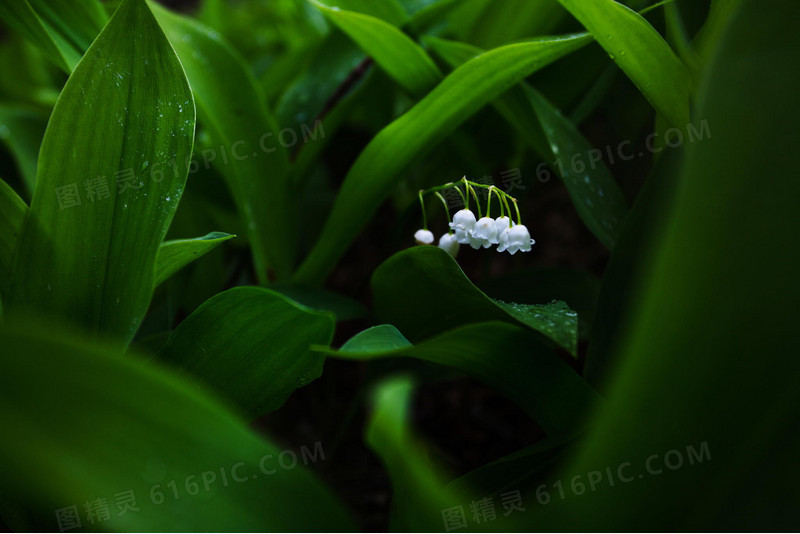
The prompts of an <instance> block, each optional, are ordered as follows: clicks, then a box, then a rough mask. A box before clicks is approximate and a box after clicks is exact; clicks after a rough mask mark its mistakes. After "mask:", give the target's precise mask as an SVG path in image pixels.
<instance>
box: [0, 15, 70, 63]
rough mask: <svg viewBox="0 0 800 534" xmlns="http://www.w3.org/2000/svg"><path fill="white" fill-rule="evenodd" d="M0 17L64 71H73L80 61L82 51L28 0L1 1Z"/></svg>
mask: <svg viewBox="0 0 800 534" xmlns="http://www.w3.org/2000/svg"><path fill="white" fill-rule="evenodd" d="M0 18H2V19H3V20H4V21H5V22H6V23H7V24H8V25H9V26H11V27H12V28H14V29H15V30H17V31H18V32H20V33H21V34H22V35H24V36H25V37H27V38H28V39H30V41H31V42H32V43H34V44H35V45H36V46H37V47H38V48H39V49H40V50H41V51H42V53H43V54H44V55H45V57H47V58H48V59H49V60H50V61H52V62H53V64H54V65H56V66H57V67H59V68H60V69H61V70H63V71H64V72H67V73H69V72H72V70H73V69H74V68H75V65H77V63H78V61H80V59H81V55H82V54H81V51H80V50H78V49H76V48H75V47H74V46H73V45H72V44H71V43H69V42H68V41H67V39H65V38H64V37H63V36H62V35H60V34H59V33H58V31H57V30H56V29H54V28H52V27H50V26H49V25H48V24H47V23H45V21H43V20H42V19H41V17H39V15H38V14H37V13H36V11H34V9H33V7H31V4H30V2H29V1H28V0H2V1H0Z"/></svg>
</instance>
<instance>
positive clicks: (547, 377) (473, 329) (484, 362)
mask: <svg viewBox="0 0 800 534" xmlns="http://www.w3.org/2000/svg"><path fill="white" fill-rule="evenodd" d="M391 328H393V327H389V326H382V327H379V328H378V329H372V330H367V331H366V332H362V333H361V334H359V335H358V336H356V337H354V338H353V339H351V340H350V341H348V342H347V343H346V344H345V345H344V346H343V347H342V348H341V349H340V350H338V351H333V350H327V351H326V352H327V354H328V355H329V356H332V357H336V358H344V359H349V360H368V361H369V360H376V359H384V358H416V359H419V360H423V361H427V362H430V363H435V364H437V365H442V366H444V367H448V368H451V369H456V370H458V371H461V372H462V373H464V374H467V375H469V376H471V377H472V378H474V379H475V380H479V381H481V382H484V383H485V384H487V385H489V386H490V387H492V388H494V389H496V390H497V391H498V392H500V393H502V394H503V395H505V396H506V397H508V398H509V399H511V400H512V401H514V402H515V403H517V404H518V405H519V406H520V408H522V409H523V410H525V411H526V412H527V413H528V414H529V415H530V416H531V418H533V419H534V420H535V421H536V422H537V423H538V424H539V426H541V427H542V428H543V429H544V430H545V432H547V433H548V434H549V435H553V436H567V435H572V434H573V433H574V432H576V431H578V430H579V429H580V428H581V426H582V425H583V423H584V419H585V417H586V416H587V415H588V413H589V412H590V411H591V410H592V409H593V407H594V405H595V403H596V402H597V401H598V399H599V397H598V396H597V394H596V393H595V392H594V390H593V389H592V388H591V387H589V385H588V384H586V382H584V381H583V379H582V378H581V377H580V376H579V375H578V374H577V373H575V371H573V370H572V369H570V367H569V366H568V365H567V364H566V363H564V362H563V361H562V360H561V359H560V358H559V357H558V356H557V355H556V354H555V353H554V352H553V350H552V349H550V348H548V347H547V346H546V345H545V344H544V343H543V342H542V341H541V340H540V338H538V337H537V336H536V335H534V334H532V333H531V332H529V331H526V330H525V329H523V328H520V327H518V326H514V325H510V324H507V323H500V322H485V323H484V322H481V323H474V324H470V325H467V326H462V327H459V328H455V329H453V330H448V331H447V332H445V333H443V334H441V335H438V336H436V337H432V338H430V339H427V340H425V341H422V342H420V343H418V344H416V345H413V346H411V345H403V336H402V334H399V332H396V331H392V330H391Z"/></svg>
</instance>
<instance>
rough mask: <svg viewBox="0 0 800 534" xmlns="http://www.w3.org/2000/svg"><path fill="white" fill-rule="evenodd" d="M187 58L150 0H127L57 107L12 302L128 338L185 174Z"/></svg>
mask: <svg viewBox="0 0 800 534" xmlns="http://www.w3.org/2000/svg"><path fill="white" fill-rule="evenodd" d="M194 126H195V112H194V102H193V100H192V94H191V91H190V90H189V85H188V83H187V81H186V77H185V76H184V74H183V68H182V67H181V65H180V63H179V62H178V58H177V57H176V56H175V53H174V52H173V50H172V47H171V46H170V44H169V42H168V41H167V39H166V37H165V36H164V34H163V33H162V31H161V28H159V26H158V23H157V22H156V20H155V19H154V18H153V15H152V13H151V12H150V10H149V9H148V7H147V5H146V4H145V3H144V1H143V0H124V1H123V2H122V4H121V5H120V7H119V8H118V9H117V11H116V13H115V14H114V16H113V17H112V19H111V21H109V23H108V25H107V26H106V27H105V29H104V30H103V32H102V33H101V34H100V36H99V37H98V38H97V40H96V41H95V42H94V44H92V46H91V47H90V48H89V50H88V51H87V52H86V54H85V55H84V57H83V59H82V60H81V62H80V64H79V65H78V67H76V69H75V71H74V72H73V73H72V75H71V76H70V78H69V80H68V81H67V83H66V85H65V86H64V89H63V91H62V92H61V95H60V97H59V99H58V102H57V104H56V106H55V108H54V110H53V113H52V115H51V117H50V122H49V124H48V126H47V131H46V132H45V136H44V140H43V141H42V147H41V150H40V154H39V167H38V178H37V183H36V190H35V191H34V194H33V199H32V201H31V207H30V211H29V215H28V217H27V218H26V220H25V223H24V225H23V227H22V233H21V236H20V241H19V247H18V250H17V254H16V257H15V260H14V268H13V272H12V276H11V284H10V287H11V289H10V291H9V294H8V299H6V304H7V305H8V308H9V309H11V308H12V307H16V308H19V309H23V310H26V311H30V312H34V311H35V312H38V313H42V314H44V315H51V316H56V317H59V318H60V319H62V320H64V321H69V322H71V323H72V324H74V325H76V326H79V327H80V328H81V329H83V330H85V331H88V332H92V333H103V334H108V335H112V336H115V337H118V338H121V339H122V340H124V341H130V339H131V338H132V337H133V334H134V332H135V331H136V329H137V327H138V325H139V323H140V321H141V319H142V317H143V316H144V314H145V312H146V311H147V306H148V304H149V302H150V298H151V294H152V288H153V270H154V264H155V257H156V253H157V251H158V247H159V245H160V244H161V241H162V240H163V238H164V235H165V233H166V231H167V227H168V226H169V223H170V221H171V219H172V216H173V213H174V210H175V208H176V207H177V205H178V201H179V199H180V197H181V193H182V192H183V188H184V184H185V182H186V173H187V167H186V163H187V160H188V159H189V156H190V155H191V151H192V142H193V135H194Z"/></svg>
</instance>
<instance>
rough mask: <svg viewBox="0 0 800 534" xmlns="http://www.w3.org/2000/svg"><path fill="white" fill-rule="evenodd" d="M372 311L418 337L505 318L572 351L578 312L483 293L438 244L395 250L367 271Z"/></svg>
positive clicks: (556, 304) (412, 337)
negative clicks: (376, 266)
mask: <svg viewBox="0 0 800 534" xmlns="http://www.w3.org/2000/svg"><path fill="white" fill-rule="evenodd" d="M372 293H373V302H374V303H375V304H374V306H375V315H376V316H377V317H378V318H379V319H380V320H381V321H384V322H387V323H391V324H393V325H396V326H397V327H398V328H399V329H400V331H401V332H403V333H404V334H405V335H406V336H408V337H409V339H410V340H412V341H419V340H421V339H425V338H427V337H430V336H432V335H434V334H438V333H440V332H443V331H445V330H448V329H451V328H455V327H457V326H460V325H462V324H465V323H473V322H480V321H505V322H510V323H513V324H521V325H524V326H526V327H528V328H530V329H531V330H533V331H535V332H538V333H539V334H541V335H542V336H544V337H545V338H547V339H549V340H551V341H552V342H554V343H556V344H557V345H558V346H560V347H562V348H563V349H564V350H567V351H569V352H570V354H573V355H575V354H576V351H577V348H576V347H577V336H578V317H577V314H576V313H575V312H573V311H572V310H570V309H569V308H568V307H567V305H566V304H564V303H563V302H553V303H550V304H545V305H531V304H515V303H511V304H508V303H505V302H501V301H495V300H492V299H490V298H489V297H487V296H486V295H485V294H484V293H483V292H482V291H481V290H480V289H478V288H477V287H475V285H474V284H473V283H472V282H470V281H469V279H468V278H467V277H466V275H465V274H464V272H463V271H462V270H461V268H460V267H459V266H458V263H456V261H455V260H454V259H453V258H452V257H450V255H449V254H447V253H446V252H444V251H443V250H441V249H439V248H438V247H431V246H428V247H424V246H423V247H413V248H410V249H408V250H404V251H402V252H399V253H397V254H395V255H394V256H392V257H391V258H389V259H388V260H386V261H385V262H384V263H383V264H381V265H380V267H378V268H377V269H376V270H375V274H374V275H373V277H372Z"/></svg>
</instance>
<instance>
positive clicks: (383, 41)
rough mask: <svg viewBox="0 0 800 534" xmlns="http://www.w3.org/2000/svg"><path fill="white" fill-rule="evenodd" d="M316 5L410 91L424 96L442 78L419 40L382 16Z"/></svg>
mask: <svg viewBox="0 0 800 534" xmlns="http://www.w3.org/2000/svg"><path fill="white" fill-rule="evenodd" d="M315 5H316V6H317V7H318V8H319V9H320V10H321V11H322V12H323V13H324V14H325V16H326V17H328V19H329V20H331V21H332V22H333V23H334V24H336V25H337V26H338V27H339V28H340V29H341V30H342V31H343V32H345V33H346V34H347V35H349V36H350V37H351V38H352V39H353V41H355V42H356V43H357V44H358V45H359V47H361V49H362V50H363V51H364V52H365V53H367V54H368V55H369V56H370V57H372V58H373V59H374V60H375V62H376V63H377V64H378V65H379V66H380V67H381V68H382V69H384V70H386V71H387V72H388V73H389V75H390V76H391V77H392V78H393V79H394V80H395V81H397V82H398V83H400V84H401V85H402V86H403V88H404V89H406V90H407V91H408V92H409V93H411V94H413V95H416V96H422V95H424V94H425V93H427V92H428V91H430V90H431V88H433V87H435V86H436V84H438V83H439V81H440V80H441V78H442V73H441V72H439V69H438V67H436V65H435V64H434V62H433V60H431V58H430V57H428V54H426V53H425V50H423V49H422V48H421V47H420V46H419V45H418V44H417V43H415V42H414V41H413V40H412V39H411V38H410V37H408V36H407V35H406V34H404V33H403V32H402V31H400V30H398V29H397V28H396V27H394V26H392V25H391V24H389V23H387V22H384V21H382V20H381V19H379V18H376V17H371V16H369V15H362V14H360V13H354V12H352V11H343V10H341V9H331V8H327V7H325V6H324V5H322V4H320V3H315Z"/></svg>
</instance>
